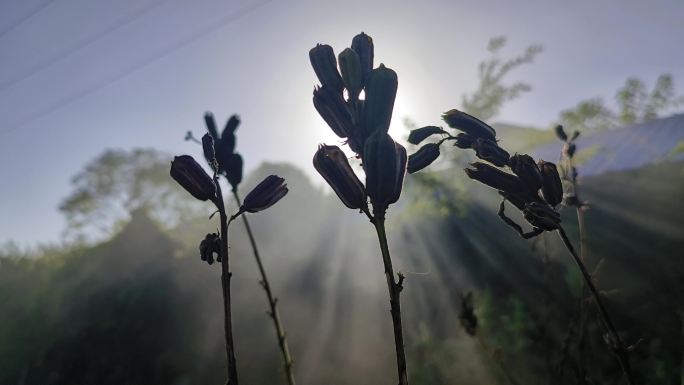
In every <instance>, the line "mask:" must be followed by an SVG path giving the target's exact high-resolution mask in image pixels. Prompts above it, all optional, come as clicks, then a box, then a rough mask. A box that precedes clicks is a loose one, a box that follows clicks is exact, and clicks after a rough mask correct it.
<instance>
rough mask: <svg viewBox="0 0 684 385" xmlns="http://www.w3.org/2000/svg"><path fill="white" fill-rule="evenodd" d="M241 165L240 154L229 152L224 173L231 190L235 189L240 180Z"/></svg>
mask: <svg viewBox="0 0 684 385" xmlns="http://www.w3.org/2000/svg"><path fill="white" fill-rule="evenodd" d="M242 167H243V162H242V156H240V154H230V156H228V157H227V158H226V164H225V170H224V173H225V175H226V179H228V183H230V186H231V187H232V188H233V190H236V189H237V186H238V185H239V184H240V182H242Z"/></svg>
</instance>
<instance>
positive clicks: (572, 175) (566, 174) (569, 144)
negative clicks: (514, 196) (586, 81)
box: [554, 125, 589, 381]
mask: <svg viewBox="0 0 684 385" xmlns="http://www.w3.org/2000/svg"><path fill="white" fill-rule="evenodd" d="M554 132H555V133H556V137H557V138H558V139H559V140H560V141H562V142H563V147H562V149H561V152H560V161H559V163H558V164H559V168H560V174H561V180H562V181H563V184H564V188H563V191H564V192H563V204H564V205H565V206H570V207H575V209H576V211H577V226H578V230H579V238H580V247H579V258H580V259H581V260H582V261H583V262H586V259H587V258H586V253H587V244H586V237H587V232H586V226H585V221H584V210H585V209H587V208H588V207H589V206H588V205H587V203H586V202H583V201H581V200H580V199H579V196H578V191H577V190H578V189H577V176H578V173H577V168H576V167H575V161H574V158H575V153H576V152H577V145H576V144H575V139H577V138H578V137H579V135H580V133H579V131H577V130H575V131H573V133H572V135H567V133H566V132H565V130H564V129H563V126H562V125H557V126H556V127H555V128H554ZM585 292H586V284H585V283H584V280H582V284H581V286H580V298H579V301H578V304H579V308H578V314H577V318H578V326H577V353H578V354H577V358H578V363H577V369H578V371H579V373H578V377H579V378H580V380H581V381H585V376H586V374H585V365H584V363H585V352H584V348H585V343H584V340H585V335H586V318H587V314H586V307H585V306H584V302H585ZM569 335H570V334H569ZM568 342H569V341H568ZM563 351H564V355H565V353H566V352H567V348H566V347H564V349H563ZM561 369H562V367H561Z"/></svg>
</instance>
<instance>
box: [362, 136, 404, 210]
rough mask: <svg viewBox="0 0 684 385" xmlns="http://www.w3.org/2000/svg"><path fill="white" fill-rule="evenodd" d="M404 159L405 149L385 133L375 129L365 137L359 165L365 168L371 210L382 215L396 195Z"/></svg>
mask: <svg viewBox="0 0 684 385" xmlns="http://www.w3.org/2000/svg"><path fill="white" fill-rule="evenodd" d="M406 162H407V158H406V149H405V148H404V147H403V146H401V145H400V144H398V143H395V142H394V140H392V138H391V137H390V136H389V135H387V134H386V133H384V132H382V131H379V132H376V133H375V134H373V136H371V137H370V138H368V139H367V140H366V143H365V146H364V152H363V169H364V171H365V172H366V191H367V192H368V196H369V197H370V198H371V202H372V203H373V212H374V213H375V214H377V215H380V216H384V214H385V211H386V210H387V207H388V206H389V205H390V204H392V203H394V202H396V201H397V200H398V199H399V196H400V195H401V189H402V186H403V183H404V175H405V174H406Z"/></svg>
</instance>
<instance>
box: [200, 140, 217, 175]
mask: <svg viewBox="0 0 684 385" xmlns="http://www.w3.org/2000/svg"><path fill="white" fill-rule="evenodd" d="M202 151H203V152H204V159H206V160H207V162H209V166H211V168H212V170H214V171H215V172H216V171H218V161H217V160H216V152H215V151H214V138H212V137H211V135H210V134H204V136H202Z"/></svg>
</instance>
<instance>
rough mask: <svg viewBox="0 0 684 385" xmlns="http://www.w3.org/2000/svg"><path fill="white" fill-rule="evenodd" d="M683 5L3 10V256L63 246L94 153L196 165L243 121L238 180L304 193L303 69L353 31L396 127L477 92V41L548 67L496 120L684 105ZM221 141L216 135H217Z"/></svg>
mask: <svg viewBox="0 0 684 385" xmlns="http://www.w3.org/2000/svg"><path fill="white" fill-rule="evenodd" d="M683 19H684V2H682V1H680V0H671V1H649V2H643V1H600V2H597V1H574V2H561V1H525V2H523V1H515V2H513V1H505V0H499V1H494V0H492V1H472V2H467V1H455V0H444V1H442V0H422V1H400V0H394V1H357V0H348V1H344V2H339V1H320V0H319V1H317V0H292V1H286V0H258V1H256V0H255V1H251V0H235V1H226V0H224V1H220V0H197V1H188V0H120V1H104V0H24V1H20V0H2V1H0V164H2V165H3V166H2V168H1V170H2V171H1V173H2V179H1V180H2V185H1V188H0V243H3V242H6V241H9V240H13V241H15V242H17V243H18V244H19V245H35V244H38V243H55V242H59V241H60V236H61V232H62V231H63V229H64V226H65V222H64V219H63V216H62V214H60V213H59V211H58V206H59V203H60V202H61V201H62V200H63V199H64V198H65V197H66V196H67V195H68V194H69V193H70V192H71V191H72V190H71V189H72V186H71V184H70V178H71V177H72V176H73V175H75V174H76V173H78V172H79V171H80V170H81V169H82V168H83V167H84V165H85V164H86V163H87V162H88V161H90V160H91V159H93V158H94V157H96V156H97V155H98V154H100V153H101V152H102V151H104V150H105V149H108V148H121V149H132V148H136V147H151V148H155V149H158V150H161V151H164V152H167V153H169V154H181V153H189V154H191V155H196V156H200V152H199V149H198V148H197V146H194V145H192V144H190V143H188V142H185V141H184V140H183V137H184V134H185V132H186V131H188V130H192V131H194V132H195V133H196V134H201V133H202V132H203V131H204V126H203V119H202V116H203V114H204V112H205V111H212V112H213V113H214V114H215V115H216V118H217V119H218V120H219V122H222V121H224V120H225V119H227V118H228V116H230V115H231V114H233V113H238V114H239V115H240V117H241V118H242V125H241V126H240V128H239V131H238V149H239V151H240V152H241V153H242V154H243V156H244V157H245V167H246V171H247V172H249V170H251V169H254V168H255V167H256V166H258V165H259V163H261V162H262V161H264V160H269V161H289V162H292V163H295V164H296V165H298V166H300V167H302V168H303V169H304V170H305V171H306V172H307V173H308V174H309V175H311V176H312V177H313V178H314V179H315V175H314V173H315V171H314V170H313V167H312V166H311V157H312V156H313V153H314V152H315V149H316V145H317V144H318V143H321V142H327V143H339V140H338V138H337V137H335V136H334V134H332V132H331V131H330V129H329V128H327V126H326V125H325V123H324V122H323V120H322V119H321V118H320V117H319V116H318V115H317V114H316V111H315V110H314V108H313V105H312V103H311V93H312V90H313V87H314V85H316V84H317V80H316V77H315V75H314V72H313V70H312V69H311V66H310V64H309V59H308V51H309V49H310V48H312V47H313V46H315V44H316V43H319V42H320V43H327V44H330V45H332V46H333V48H334V49H335V52H336V53H337V52H340V51H341V50H342V49H344V48H346V47H348V46H349V45H350V44H351V39H352V37H353V36H354V35H355V34H357V33H359V32H361V31H363V32H366V33H367V34H369V35H371V36H372V37H373V39H374V42H375V58H376V65H378V64H379V63H381V62H382V63H385V65H387V66H388V67H390V68H393V69H394V70H395V71H396V72H397V73H398V76H399V91H398V94H397V101H396V104H395V110H394V116H393V123H392V128H391V130H390V133H391V134H393V136H395V137H396V138H399V137H401V136H402V135H403V132H404V131H403V130H404V129H403V127H402V123H401V121H402V118H404V117H410V118H411V119H412V120H413V121H415V122H416V123H417V124H419V125H432V124H439V123H440V122H439V116H440V114H441V113H442V112H444V111H446V110H448V109H451V108H454V107H458V105H459V103H460V100H461V95H462V94H463V93H465V92H469V91H472V90H473V89H474V88H475V87H476V86H477V64H478V62H479V61H481V60H482V59H484V58H485V57H487V52H486V49H485V48H486V44H487V41H488V40H489V39H490V38H491V37H494V36H498V35H505V36H506V37H507V38H508V43H509V44H508V45H507V46H506V48H505V49H504V51H503V54H504V55H509V56H512V55H515V54H518V53H520V52H522V50H524V48H525V47H526V46H528V45H529V44H532V43H538V44H542V45H543V46H544V49H545V51H544V53H543V54H541V55H540V56H539V57H538V59H537V60H536V61H535V63H534V64H532V65H529V66H526V67H524V68H520V69H519V70H517V71H516V72H515V73H513V74H512V76H511V77H510V81H511V82H513V81H517V80H522V81H526V82H528V83H530V84H531V85H532V87H533V90H532V91H531V92H530V93H528V94H526V95H525V96H524V97H522V98H520V99H519V100H516V101H513V102H511V103H509V104H507V105H506V106H505V107H504V109H503V111H502V112H501V114H500V115H499V117H498V118H497V120H499V121H505V122H511V123H518V124H524V125H532V126H536V127H539V128H547V127H549V126H550V125H551V124H552V123H553V122H554V119H556V118H557V116H558V113H559V111H561V110H563V109H566V108H569V107H571V106H573V105H575V104H576V103H577V102H578V101H580V100H582V99H586V98H590V97H594V96H601V97H603V98H605V99H606V100H607V101H609V102H610V101H612V98H613V95H614V92H615V90H616V89H617V88H618V87H619V86H620V85H622V84H623V82H624V80H625V79H626V78H627V77H629V76H637V77H639V78H641V79H643V80H645V81H647V82H648V83H649V84H652V83H653V82H654V80H655V79H656V78H657V76H658V75H659V74H661V73H665V72H669V73H672V74H673V75H674V78H675V84H676V85H679V86H680V87H679V88H678V90H679V91H680V93H681V91H684V86H682V85H683V84H684V50H682V49H680V48H679V47H678V46H676V44H678V43H679V41H680V40H681V37H682V36H684V23H682V22H681V21H682V20H683ZM220 124H221V123H220Z"/></svg>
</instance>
